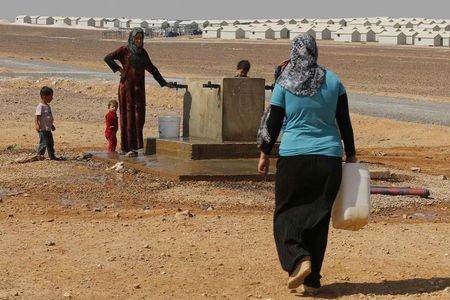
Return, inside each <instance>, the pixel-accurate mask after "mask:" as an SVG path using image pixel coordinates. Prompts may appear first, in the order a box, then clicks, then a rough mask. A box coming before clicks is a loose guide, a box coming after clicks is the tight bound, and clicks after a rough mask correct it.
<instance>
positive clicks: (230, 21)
mask: <svg viewBox="0 0 450 300" xmlns="http://www.w3.org/2000/svg"><path fill="white" fill-rule="evenodd" d="M224 21H225V22H226V23H227V25H238V24H240V22H239V20H224Z"/></svg>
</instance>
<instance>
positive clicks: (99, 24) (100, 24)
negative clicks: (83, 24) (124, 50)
mask: <svg viewBox="0 0 450 300" xmlns="http://www.w3.org/2000/svg"><path fill="white" fill-rule="evenodd" d="M93 19H94V22H95V27H99V28H103V25H104V23H105V18H101V17H97V18H93Z"/></svg>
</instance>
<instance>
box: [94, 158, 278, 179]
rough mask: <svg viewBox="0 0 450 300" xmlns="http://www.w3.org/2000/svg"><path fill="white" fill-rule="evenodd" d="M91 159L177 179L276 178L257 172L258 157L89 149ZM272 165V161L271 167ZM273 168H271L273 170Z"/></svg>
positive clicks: (272, 174)
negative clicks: (133, 153) (197, 156)
mask: <svg viewBox="0 0 450 300" xmlns="http://www.w3.org/2000/svg"><path fill="white" fill-rule="evenodd" d="M91 154H92V155H93V159H96V160H102V161H108V162H111V163H117V162H119V161H123V162H124V165H125V167H127V166H128V167H131V168H134V169H137V170H140V171H141V172H145V173H149V174H154V175H157V176H162V177H165V178H168V179H171V180H176V181H218V180H228V181H238V180H249V181H262V180H270V181H273V180H274V179H275V175H274V173H270V174H269V175H268V176H266V177H265V178H264V177H261V176H260V175H259V174H258V172H257V166H258V159H257V158H253V159H249V158H247V159H208V160H188V159H180V158H175V157H170V156H163V155H144V154H142V153H139V155H138V156H137V157H125V156H119V155H118V154H117V153H111V154H110V153H106V152H91ZM274 168H275V161H273V164H272V169H273V170H274ZM273 170H272V171H273Z"/></svg>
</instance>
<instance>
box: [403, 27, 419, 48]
mask: <svg viewBox="0 0 450 300" xmlns="http://www.w3.org/2000/svg"><path fill="white" fill-rule="evenodd" d="M402 32H403V33H404V34H405V36H406V44H407V45H414V44H415V42H416V36H417V35H418V34H419V33H418V32H417V31H415V30H414V29H404V30H402Z"/></svg>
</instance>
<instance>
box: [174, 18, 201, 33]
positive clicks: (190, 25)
mask: <svg viewBox="0 0 450 300" xmlns="http://www.w3.org/2000/svg"><path fill="white" fill-rule="evenodd" d="M178 28H179V31H180V33H181V34H192V32H193V31H194V30H197V29H198V24H197V23H196V22H195V21H182V22H180V24H178Z"/></svg>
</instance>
